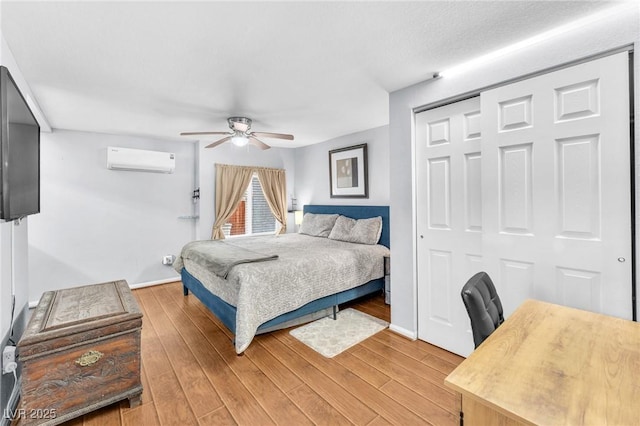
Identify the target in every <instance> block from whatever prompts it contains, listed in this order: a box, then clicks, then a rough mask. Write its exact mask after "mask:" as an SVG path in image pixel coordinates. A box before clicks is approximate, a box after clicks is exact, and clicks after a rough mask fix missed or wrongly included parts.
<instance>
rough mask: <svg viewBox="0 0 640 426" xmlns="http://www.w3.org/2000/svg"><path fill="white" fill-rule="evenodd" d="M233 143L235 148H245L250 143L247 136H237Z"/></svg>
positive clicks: (233, 138) (232, 139)
mask: <svg viewBox="0 0 640 426" xmlns="http://www.w3.org/2000/svg"><path fill="white" fill-rule="evenodd" d="M231 143H232V144H234V145H235V146H245V145H246V144H248V143H249V138H248V137H246V136H245V135H235V136H233V137H232V138H231Z"/></svg>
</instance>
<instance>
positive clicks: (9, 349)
mask: <svg viewBox="0 0 640 426" xmlns="http://www.w3.org/2000/svg"><path fill="white" fill-rule="evenodd" d="M17 368H18V364H17V363H16V347H15V346H5V348H4V350H3V351H2V374H8V373H14V374H15V371H16V369H17Z"/></svg>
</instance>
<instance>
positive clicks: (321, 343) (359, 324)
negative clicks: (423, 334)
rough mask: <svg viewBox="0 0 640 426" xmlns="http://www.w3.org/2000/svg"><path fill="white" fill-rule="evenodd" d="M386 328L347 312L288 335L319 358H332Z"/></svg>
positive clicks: (354, 313) (313, 323)
mask: <svg viewBox="0 0 640 426" xmlns="http://www.w3.org/2000/svg"><path fill="white" fill-rule="evenodd" d="M388 325H389V323H388V322H386V321H383V320H381V319H379V318H375V317H372V316H371V315H367V314H365V313H364V312H360V311H356V310H355V309H351V308H349V309H345V310H344V311H340V312H338V318H337V319H336V320H334V319H333V317H325V318H322V319H319V320H317V321H314V322H312V323H309V324H307V325H303V326H302V327H298V328H296V329H293V330H291V331H290V332H289V333H291V335H292V336H293V337H295V338H296V339H298V340H300V341H301V342H302V343H304V344H305V345H307V346H309V347H310V348H311V349H313V350H315V351H316V352H318V353H320V354H321V355H323V356H325V357H327V358H333V357H334V356H336V355H338V354H339V353H340V352H343V351H345V350H346V349H349V348H350V347H352V346H354V345H357V344H358V343H360V342H362V341H363V340H365V339H366V338H368V337H370V336H373V335H374V334H376V333H377V332H379V331H381V330H384V329H385V328H387V326H388Z"/></svg>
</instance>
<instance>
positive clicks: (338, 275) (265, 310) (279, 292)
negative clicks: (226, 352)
mask: <svg viewBox="0 0 640 426" xmlns="http://www.w3.org/2000/svg"><path fill="white" fill-rule="evenodd" d="M304 213H305V214H306V213H313V214H339V215H342V216H346V217H348V218H353V219H367V218H374V217H378V216H379V217H381V218H382V232H381V233H380V240H379V243H378V244H377V245H366V244H353V243H348V242H342V241H333V240H330V239H328V238H320V237H310V236H307V235H302V234H284V235H281V236H268V237H242V239H240V238H238V239H237V240H236V239H230V240H229V241H228V243H232V244H234V245H242V244H250V245H251V248H252V249H254V250H255V251H256V252H261V253H263V254H265V255H271V254H272V251H273V253H276V254H277V255H278V258H277V259H275V260H272V259H265V260H266V261H259V262H256V263H246V264H238V265H236V266H233V267H232V268H231V269H230V270H229V271H228V276H227V278H226V279H223V278H221V276H213V274H212V273H211V271H210V270H209V269H208V268H207V266H208V265H203V264H201V263H198V262H196V261H194V260H192V259H190V257H192V256H189V254H188V253H187V254H185V248H186V247H187V246H188V245H187V246H185V248H183V251H182V253H181V255H180V256H179V257H178V259H177V262H176V263H177V266H176V270H178V272H179V273H180V274H181V277H182V283H183V289H184V295H185V296H188V295H189V293H190V292H191V293H192V294H193V295H194V296H195V297H197V298H198V299H199V300H200V301H201V302H202V303H203V304H204V305H205V306H206V307H207V308H208V309H209V310H210V311H211V312H212V313H213V314H214V315H215V316H216V317H217V318H219V319H220V321H221V322H222V323H223V324H224V325H225V326H226V327H227V328H228V329H229V330H230V331H231V332H232V333H233V334H234V336H235V339H234V343H235V349H236V352H237V353H238V354H241V353H242V352H244V350H245V349H246V348H247V347H248V346H249V344H250V343H251V341H252V340H253V338H254V336H255V335H256V334H259V333H261V332H265V331H271V330H274V329H278V328H282V327H285V326H290V325H292V324H295V323H296V322H300V321H301V319H305V320H311V319H314V317H318V315H319V314H318V313H320V315H326V312H327V310H329V311H330V310H331V309H332V308H334V307H336V306H337V305H339V304H342V303H345V302H348V301H350V300H353V299H357V298H359V297H362V296H365V295H368V294H371V293H374V292H378V291H383V290H384V266H383V265H384V257H385V256H388V255H389V249H388V247H389V207H388V206H327V205H307V206H305V207H304ZM203 243H204V242H203ZM190 244H191V243H190ZM330 244H331V246H330V247H329V248H328V251H327V247H328V245H330ZM316 245H319V246H321V247H322V250H325V251H323V252H322V253H324V254H323V256H322V260H321V261H319V260H318V258H317V252H316V251H315V250H316ZM364 246H367V247H364ZM272 247H273V248H272ZM292 252H296V258H295V260H294V262H295V264H294V266H293V267H292V266H290V265H289V264H288V263H287V261H289V260H291V259H290V258H291V257H292V254H291V253H292ZM301 253H304V254H305V255H304V256H301ZM307 255H308V256H307ZM183 256H184V257H183ZM314 256H315V257H314ZM362 256H364V258H361V257H362ZM347 258H348V259H351V258H353V259H354V260H352V262H356V263H351V264H349V265H350V266H348V267H345V269H344V271H342V270H341V269H340V268H342V266H338V265H339V264H338V263H337V262H338V261H339V260H338V259H340V261H341V262H345V261H346V262H347V263H348V262H349V261H348V260H346V259H347ZM314 259H315V260H314ZM307 262H308V263H309V265H308V268H307ZM312 268H313V270H314V271H319V272H317V273H312V272H306V271H307V270H309V271H311V270H312ZM318 268H320V269H318ZM323 268H324V269H323ZM353 270H358V273H359V274H362V275H361V276H359V277H352V276H351V274H352V272H353ZM292 271H293V272H292ZM320 271H322V272H320ZM293 273H296V274H297V275H295V276H294V275H292V274H293ZM278 274H281V278H282V279H280V280H278V282H276V281H275V279H274V278H273V277H274V276H275V275H278ZM363 280H364V281H363ZM343 281H344V282H343ZM294 283H295V284H294ZM300 293H303V294H302V295H301V294H300ZM266 300H268V301H266ZM314 315H315V316H314Z"/></svg>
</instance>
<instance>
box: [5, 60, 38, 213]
mask: <svg viewBox="0 0 640 426" xmlns="http://www.w3.org/2000/svg"><path fill="white" fill-rule="evenodd" d="M0 116H1V119H2V122H1V123H0V179H1V185H0V190H1V191H2V194H1V196H0V202H1V203H0V219H2V220H5V221H8V220H15V219H20V218H22V217H24V216H27V215H30V214H34V213H40V125H38V122H37V121H36V119H35V117H34V116H33V113H32V112H31V109H30V108H29V106H28V105H27V102H26V100H25V99H24V97H23V96H22V93H20V90H18V86H17V85H16V83H15V81H14V80H13V78H12V77H11V74H10V73H9V70H8V69H7V68H5V67H2V66H0Z"/></svg>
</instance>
